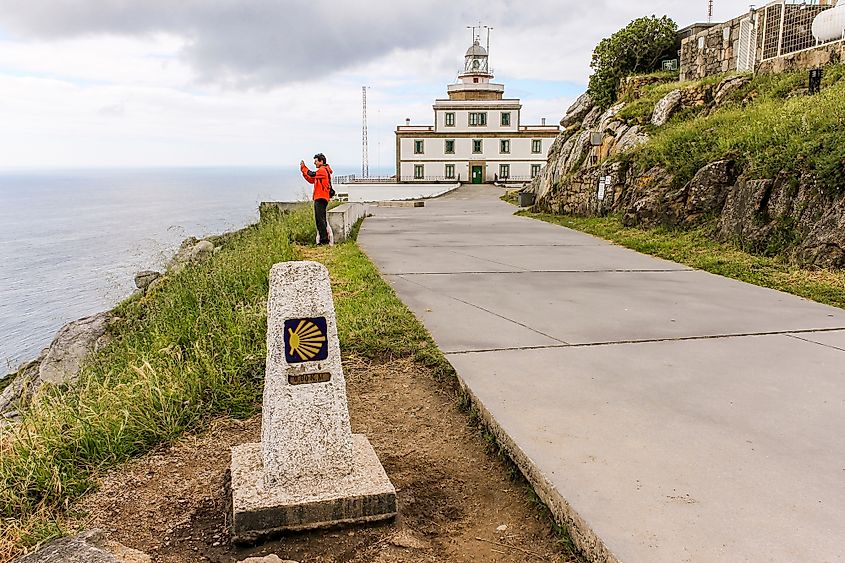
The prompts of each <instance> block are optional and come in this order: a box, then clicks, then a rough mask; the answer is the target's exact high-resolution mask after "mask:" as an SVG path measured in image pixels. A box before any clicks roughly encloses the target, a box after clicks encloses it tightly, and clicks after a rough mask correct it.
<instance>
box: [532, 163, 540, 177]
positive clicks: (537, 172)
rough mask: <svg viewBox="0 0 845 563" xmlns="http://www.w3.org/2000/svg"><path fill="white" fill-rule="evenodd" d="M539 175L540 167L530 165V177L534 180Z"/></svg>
mask: <svg viewBox="0 0 845 563" xmlns="http://www.w3.org/2000/svg"><path fill="white" fill-rule="evenodd" d="M539 173H540V165H539V164H532V165H531V177H532V178H534V177H536V176H537V174H539Z"/></svg>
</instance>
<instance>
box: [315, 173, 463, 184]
mask: <svg viewBox="0 0 845 563" xmlns="http://www.w3.org/2000/svg"><path fill="white" fill-rule="evenodd" d="M460 181H461V175H460V174H458V175H456V176H451V177H447V176H423V177H419V178H418V177H416V176H367V177H363V176H355V175H354V174H353V175H349V176H335V177H334V178H332V182H333V183H335V184H397V183H403V182H429V183H432V184H439V183H447V184H448V183H452V184H454V183H456V182H460Z"/></svg>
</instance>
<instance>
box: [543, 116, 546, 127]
mask: <svg viewBox="0 0 845 563" xmlns="http://www.w3.org/2000/svg"><path fill="white" fill-rule="evenodd" d="M545 124H546V118H545V117H544V118H543V125H545Z"/></svg>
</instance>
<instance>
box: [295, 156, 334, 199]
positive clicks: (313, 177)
mask: <svg viewBox="0 0 845 563" xmlns="http://www.w3.org/2000/svg"><path fill="white" fill-rule="evenodd" d="M299 168H300V170H301V171H302V177H303V178H305V180H306V181H307V182H308V183H309V184H314V199H315V200H318V199H325V200H326V201H328V200H330V199H331V197H330V196H329V185H330V184H331V175H332V167H331V166H329V165H328V164H326V165H324V166H321V167H319V168H318V169H317V171H316V172H312V171H310V170H308V167H307V166H305V165H304V164H301V165H300V166H299Z"/></svg>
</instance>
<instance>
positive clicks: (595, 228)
mask: <svg viewBox="0 0 845 563" xmlns="http://www.w3.org/2000/svg"><path fill="white" fill-rule="evenodd" d="M517 213H518V214H519V215H523V216H527V217H533V218H535V219H539V220H541V221H546V222H548V223H553V224H556V225H562V226H564V227H569V228H571V229H575V230H578V231H583V232H585V233H589V234H591V235H595V236H597V237H601V238H603V239H606V240H609V241H612V242H615V243H617V244H619V245H621V246H625V247H627V248H630V249H633V250H636V251H638V252H642V253H644V254H650V255H652V256H657V257H660V258H664V259H666V260H672V261H673V262H679V263H681V264H686V265H687V266H690V267H693V268H697V269H700V270H705V271H707V272H711V273H714V274H718V275H721V276H725V277H728V278H733V279H736V280H740V281H744V282H748V283H752V284H755V285H759V286H763V287H769V288H772V289H777V290H779V291H784V292H786V293H791V294H793V295H798V296H800V297H805V298H807V299H811V300H813V301H817V302H819V303H825V304H827V305H832V306H834V307H839V308H843V309H845V271H829V270H812V269H806V268H799V267H797V266H794V265H791V264H789V263H787V262H785V261H784V260H782V259H777V258H769V257H765V256H756V255H752V254H749V253H747V252H744V251H743V250H741V249H739V248H738V247H736V246H734V245H733V244H729V243H720V242H716V241H714V240H712V239H711V238H710V228H708V227H699V228H697V229H693V230H681V229H670V228H665V227H660V228H653V229H642V228H638V227H625V226H623V225H622V221H621V218H620V217H619V216H616V215H609V216H605V217H574V216H567V215H548V214H541V213H530V212H527V211H519V212H517Z"/></svg>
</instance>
